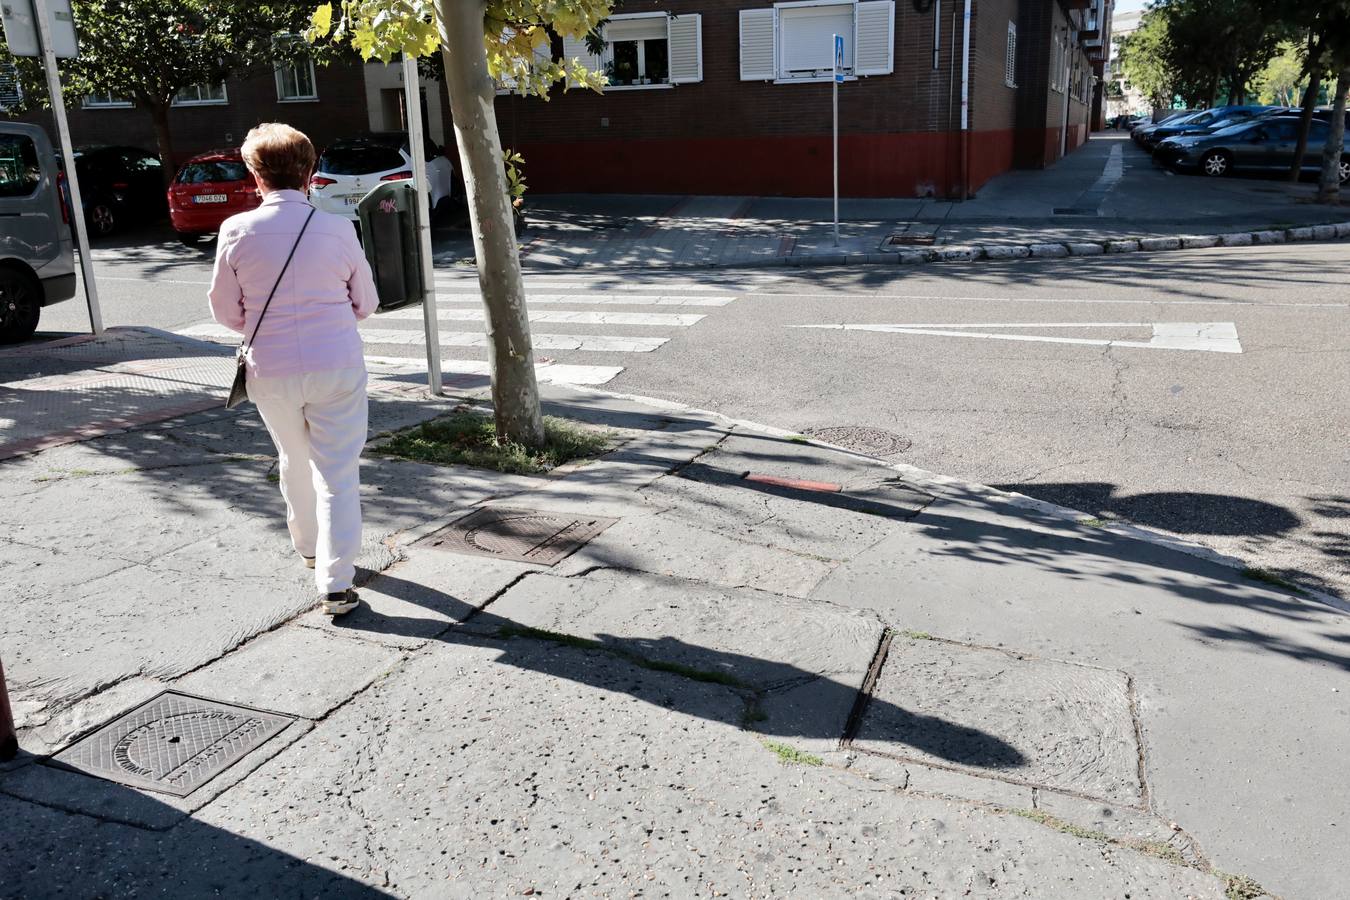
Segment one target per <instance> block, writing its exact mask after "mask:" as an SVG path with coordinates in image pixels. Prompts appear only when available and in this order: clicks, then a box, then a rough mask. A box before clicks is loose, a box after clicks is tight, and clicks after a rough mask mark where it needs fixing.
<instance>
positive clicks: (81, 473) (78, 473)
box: [33, 468, 137, 484]
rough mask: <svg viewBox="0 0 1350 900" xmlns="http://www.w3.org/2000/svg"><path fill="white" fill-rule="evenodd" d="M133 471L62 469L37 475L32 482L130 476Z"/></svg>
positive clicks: (132, 469) (133, 469) (131, 469)
mask: <svg viewBox="0 0 1350 900" xmlns="http://www.w3.org/2000/svg"><path fill="white" fill-rule="evenodd" d="M135 471H137V470H136V469H135V468H130V469H113V470H111V471H108V472H95V471H94V470H93V469H64V470H60V471H57V472H55V473H53V474H51V475H39V476H38V477H36V478H34V479H33V481H34V483H36V484H41V483H43V482H45V481H65V480H66V479H68V478H97V477H98V476H100V475H130V474H131V473H132V472H135Z"/></svg>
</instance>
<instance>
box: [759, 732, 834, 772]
mask: <svg viewBox="0 0 1350 900" xmlns="http://www.w3.org/2000/svg"><path fill="white" fill-rule="evenodd" d="M761 743H762V744H764V747H765V749H767V750H769V751H771V752H773V753H774V754H775V755H776V756H777V757H778V761H779V762H781V763H782V764H783V765H785V766H786V765H797V766H823V765H825V760H823V759H821V758H820V757H819V756H816V755H815V754H814V753H807V752H806V751H805V750H798V749H797V748H796V747H791V746H788V745H787V744H780V743H779V742H778V741H771V740H769V739H768V738H764V739H763V740H762V741H761Z"/></svg>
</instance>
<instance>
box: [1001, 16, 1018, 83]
mask: <svg viewBox="0 0 1350 900" xmlns="http://www.w3.org/2000/svg"><path fill="white" fill-rule="evenodd" d="M1003 83H1004V84H1006V85H1007V86H1008V87H1010V88H1015V87H1017V23H1016V22H1009V23H1008V54H1007V58H1006V59H1005V61H1004V63H1003Z"/></svg>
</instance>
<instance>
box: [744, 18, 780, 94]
mask: <svg viewBox="0 0 1350 900" xmlns="http://www.w3.org/2000/svg"><path fill="white" fill-rule="evenodd" d="M777 16H778V11H777V10H775V9H772V8H770V9H743V10H741V81H772V80H773V79H775V78H777V77H778V57H777V54H776V50H775V44H776V43H777V42H776V41H775V40H774V38H775V32H776V31H777V30H778V29H777Z"/></svg>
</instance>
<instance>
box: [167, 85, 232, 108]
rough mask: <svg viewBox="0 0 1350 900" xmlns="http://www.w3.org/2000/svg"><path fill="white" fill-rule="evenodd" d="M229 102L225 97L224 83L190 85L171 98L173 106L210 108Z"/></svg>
mask: <svg viewBox="0 0 1350 900" xmlns="http://www.w3.org/2000/svg"><path fill="white" fill-rule="evenodd" d="M228 102H229V98H228V97H226V96H225V82H223V81H222V82H221V83H220V84H191V85H188V86H187V87H185V88H183V89H182V90H181V91H179V92H178V93H177V94H176V95H175V96H174V98H173V105H174V106H211V105H221V104H225V103H228Z"/></svg>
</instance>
